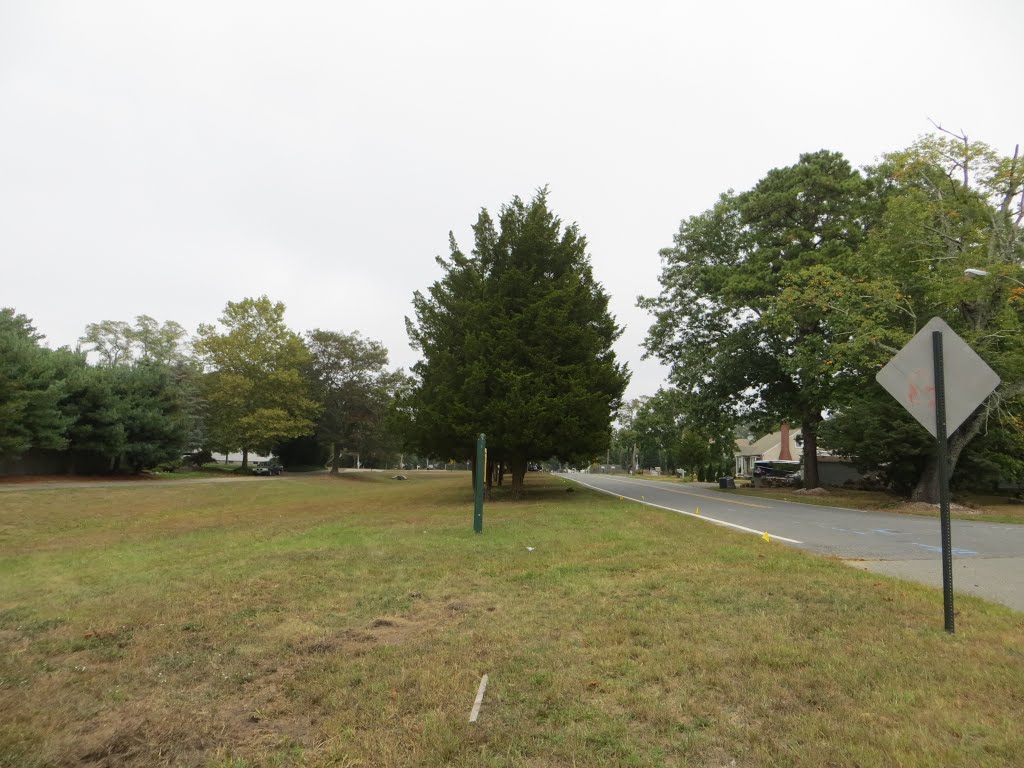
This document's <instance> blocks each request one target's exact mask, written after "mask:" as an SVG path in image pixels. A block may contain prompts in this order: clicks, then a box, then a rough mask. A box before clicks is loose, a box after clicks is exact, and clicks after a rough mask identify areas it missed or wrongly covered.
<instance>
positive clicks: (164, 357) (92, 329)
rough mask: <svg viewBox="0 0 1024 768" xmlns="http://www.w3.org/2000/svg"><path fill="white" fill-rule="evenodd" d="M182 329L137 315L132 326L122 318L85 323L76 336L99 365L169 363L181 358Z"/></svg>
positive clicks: (178, 326)
mask: <svg viewBox="0 0 1024 768" xmlns="http://www.w3.org/2000/svg"><path fill="white" fill-rule="evenodd" d="M187 335H188V334H187V333H186V331H185V329H184V328H183V327H182V326H181V325H179V324H178V323H176V322H174V321H173V320H169V321H167V322H165V323H163V324H162V325H161V324H160V323H159V322H158V321H157V320H154V319H153V318H152V317H150V316H149V315H139V316H138V317H136V318H135V325H130V324H128V323H126V322H124V321H123V320H103V321H101V322H99V323H89V324H88V325H87V326H86V327H85V333H84V334H83V335H82V337H81V338H80V339H79V343H80V344H82V345H84V347H85V350H86V352H93V353H95V354H96V355H97V356H98V357H99V361H100V364H101V365H110V366H116V365H123V364H127V363H131V362H133V361H135V360H139V361H143V362H148V363H160V364H164V365H171V364H172V363H176V362H180V361H181V360H183V359H184V353H183V352H182V345H183V344H184V343H185V340H186V337H187Z"/></svg>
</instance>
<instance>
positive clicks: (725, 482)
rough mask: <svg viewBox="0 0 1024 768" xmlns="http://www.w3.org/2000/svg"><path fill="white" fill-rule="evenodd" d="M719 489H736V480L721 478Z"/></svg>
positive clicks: (719, 479)
mask: <svg viewBox="0 0 1024 768" xmlns="http://www.w3.org/2000/svg"><path fill="white" fill-rule="evenodd" d="M718 487H719V488H721V489H723V490H725V489H726V488H735V487H736V480H735V479H734V478H732V477H720V478H718Z"/></svg>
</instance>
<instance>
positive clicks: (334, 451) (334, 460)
mask: <svg viewBox="0 0 1024 768" xmlns="http://www.w3.org/2000/svg"><path fill="white" fill-rule="evenodd" d="M331 474H332V475H336V474H338V446H337V445H335V444H334V443H331Z"/></svg>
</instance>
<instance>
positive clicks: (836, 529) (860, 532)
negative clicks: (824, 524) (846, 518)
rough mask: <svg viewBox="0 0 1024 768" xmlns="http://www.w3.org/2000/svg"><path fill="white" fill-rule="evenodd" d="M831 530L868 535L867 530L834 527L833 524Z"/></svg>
mask: <svg viewBox="0 0 1024 768" xmlns="http://www.w3.org/2000/svg"><path fill="white" fill-rule="evenodd" d="M832 530H833V531H839V532H840V533H856V534H857V535H858V536H867V535H868V533H867V531H855V530H853V529H851V528H836V527H835V526H832Z"/></svg>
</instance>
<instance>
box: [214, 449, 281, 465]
mask: <svg viewBox="0 0 1024 768" xmlns="http://www.w3.org/2000/svg"><path fill="white" fill-rule="evenodd" d="M211 455H212V456H213V460H214V461H216V462H217V463H218V464H241V463H242V452H241V451H239V452H238V453H214V454H211ZM272 458H273V457H272V456H271V455H270V454H269V453H268V454H267V455H266V456H264V455H263V454H262V453H253V452H252V451H250V452H249V461H250V462H253V461H270V460H271V459H272Z"/></svg>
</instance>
